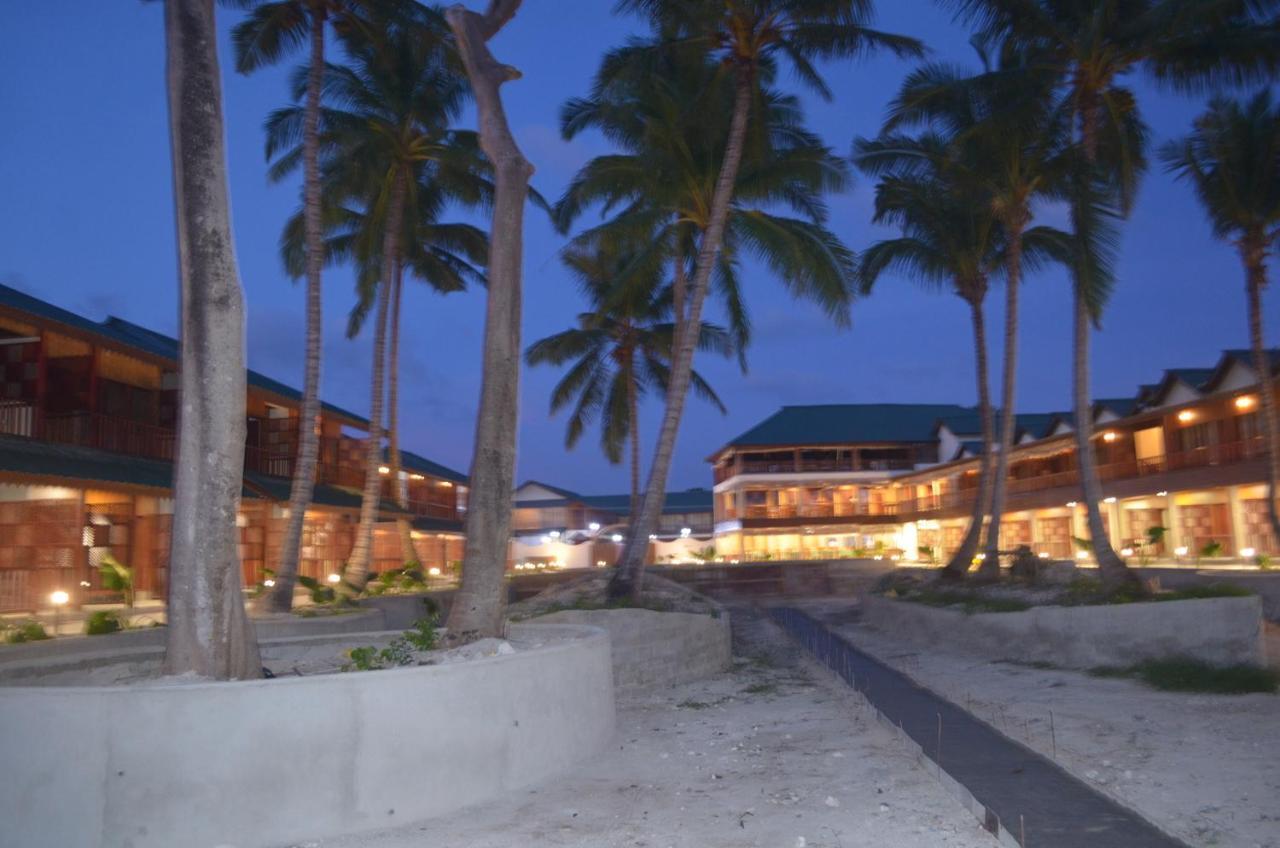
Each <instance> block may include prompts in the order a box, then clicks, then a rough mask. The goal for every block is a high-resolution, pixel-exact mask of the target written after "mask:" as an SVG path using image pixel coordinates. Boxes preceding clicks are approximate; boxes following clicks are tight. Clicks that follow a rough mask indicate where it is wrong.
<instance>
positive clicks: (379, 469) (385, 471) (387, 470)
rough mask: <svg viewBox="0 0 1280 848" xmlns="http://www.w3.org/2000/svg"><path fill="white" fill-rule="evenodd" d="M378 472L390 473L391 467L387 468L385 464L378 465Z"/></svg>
mask: <svg viewBox="0 0 1280 848" xmlns="http://www.w3.org/2000/svg"><path fill="white" fill-rule="evenodd" d="M378 473H379V474H390V473H391V469H390V468H388V467H387V466H385V465H379V466H378Z"/></svg>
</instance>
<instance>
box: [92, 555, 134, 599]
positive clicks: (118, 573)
mask: <svg viewBox="0 0 1280 848" xmlns="http://www.w3.org/2000/svg"><path fill="white" fill-rule="evenodd" d="M98 576H99V577H100V578H101V579H102V588H104V589H106V590H107V591H108V592H119V593H120V595H121V597H123V598H124V605H125V606H127V607H132V606H133V569H132V568H130V567H129V566H127V565H125V564H124V563H123V562H121V561H120V560H118V559H116V558H115V557H114V556H112V555H111V552H110V551H108V552H107V553H105V554H103V556H102V562H100V563H99V564H98Z"/></svg>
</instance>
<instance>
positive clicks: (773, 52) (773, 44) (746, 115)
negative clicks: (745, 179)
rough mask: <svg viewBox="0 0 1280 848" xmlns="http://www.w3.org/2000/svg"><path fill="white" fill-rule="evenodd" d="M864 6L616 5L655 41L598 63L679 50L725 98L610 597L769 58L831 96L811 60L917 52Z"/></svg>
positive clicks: (768, 2) (652, 501)
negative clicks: (719, 84) (654, 423)
mask: <svg viewBox="0 0 1280 848" xmlns="http://www.w3.org/2000/svg"><path fill="white" fill-rule="evenodd" d="M870 5H871V4H870V3H869V2H865V0H834V2H813V0H740V2H733V3H709V2H692V3H691V2H686V0H621V2H619V3H618V7H619V8H620V9H623V10H625V11H635V12H638V13H640V14H641V15H642V16H643V17H645V18H646V19H647V20H648V21H649V22H650V24H651V26H652V27H653V30H654V32H655V33H656V35H657V37H658V41H657V43H656V45H649V46H632V47H629V48H627V49H626V50H623V51H616V52H615V53H614V54H612V55H611V56H609V57H606V60H605V66H604V68H605V69H608V68H610V67H611V66H612V67H621V66H624V65H628V64H632V63H631V62H628V61H627V58H628V57H627V54H628V53H631V54H637V55H638V54H641V53H643V52H646V51H651V50H652V49H653V48H654V47H655V46H656V47H657V48H658V49H667V48H670V47H671V46H672V45H678V49H682V50H683V49H691V50H695V51H697V52H699V53H700V54H702V55H704V56H705V57H707V58H708V59H710V60H712V61H714V62H717V63H721V64H722V67H723V68H724V69H725V71H726V73H727V75H728V76H729V77H730V78H731V86H732V96H731V97H730V98H729V99H728V100H727V101H726V102H725V103H724V106H723V108H724V110H725V111H724V115H725V116H726V117H727V118H728V127H727V132H726V133H725V134H724V136H723V147H722V151H723V152H722V153H721V154H720V155H719V156H717V161H718V165H719V167H718V172H717V174H716V177H715V180H714V181H713V183H712V186H713V188H712V190H711V191H710V198H709V199H710V203H709V204H708V205H707V207H706V211H705V217H706V226H705V228H704V229H702V230H701V232H700V233H699V234H698V238H697V241H696V251H695V252H694V256H695V257H696V258H695V260H694V262H693V263H692V269H693V270H692V274H691V275H690V276H689V279H688V283H687V291H686V292H685V293H684V295H683V296H682V297H680V299H679V300H680V303H681V305H682V306H683V307H684V309H685V311H684V313H683V314H679V315H678V322H677V323H678V326H679V330H678V332H677V337H676V344H675V350H674V354H673V359H672V380H671V385H670V387H669V389H668V391H667V403H666V409H665V411H664V414H663V419H662V425H661V429H660V431H659V435H658V440H657V445H656V447H655V451H654V458H653V462H652V463H651V465H650V468H649V480H648V484H647V485H646V487H645V493H644V497H643V498H642V500H641V504H640V507H639V509H638V510H637V513H636V516H635V518H634V519H633V522H632V527H631V531H630V534H629V538H628V539H627V544H626V547H625V549H624V550H623V553H622V557H621V560H620V562H619V567H618V570H617V571H616V572H615V574H614V577H613V580H612V581H611V583H610V587H609V591H610V594H611V595H614V596H620V595H626V594H638V592H639V591H640V580H641V576H642V574H643V565H644V558H645V556H646V554H647V551H648V544H647V539H648V536H649V534H650V533H651V532H652V530H653V528H654V526H655V525H656V523H657V520H658V514H659V511H660V509H661V505H662V503H663V500H664V498H665V490H666V484H667V476H668V474H669V472H670V469H671V461H672V457H673V456H674V452H675V440H676V435H677V432H678V431H679V426H680V419H681V417H682V415H683V412H684V403H685V399H686V397H687V395H688V390H689V381H690V374H691V372H692V368H693V353H694V337H695V335H696V334H695V333H693V332H692V331H691V329H690V328H692V327H696V326H698V323H699V321H700V318H701V314H702V305H703V302H704V300H705V298H706V295H707V291H708V287H709V285H710V284H711V281H712V275H713V274H714V273H715V271H716V269H717V263H718V259H717V257H718V254H719V251H720V250H721V248H722V246H723V245H722V243H723V240H724V237H725V232H726V228H727V225H728V217H729V210H730V208H731V205H732V201H733V196H734V192H735V189H736V186H737V181H738V172H739V169H740V168H741V166H742V163H743V160H744V154H745V152H746V148H747V146H748V136H749V133H748V130H749V125H750V124H751V122H752V117H753V113H754V115H755V117H756V118H757V119H758V118H759V104H760V102H761V93H762V90H763V85H766V84H767V83H768V80H769V78H770V77H771V72H772V69H773V67H774V65H775V64H776V62H777V61H778V60H779V59H780V58H785V59H786V60H787V61H789V62H790V64H791V66H792V68H793V69H794V70H795V72H796V74H797V76H798V77H799V79H801V80H802V81H803V82H804V83H805V84H806V85H807V86H809V87H810V88H811V89H813V90H814V91H816V92H817V93H818V94H819V95H820V96H822V97H824V98H829V97H830V91H829V89H828V88H827V86H826V84H825V83H824V82H823V80H822V77H821V75H820V74H819V73H818V71H817V69H816V68H815V67H814V65H813V62H814V60H818V59H836V58H850V57H854V56H858V55H862V54H866V53H870V52H873V51H875V50H877V49H882V48H883V49H888V50H891V51H893V52H895V53H897V54H898V55H915V54H918V53H919V52H920V49H921V48H920V45H919V42H917V41H915V40H914V39H910V38H905V37H901V36H895V35H890V34H887V33H883V32H878V31H876V30H873V29H871V28H869V27H868V26H867V22H868V19H869V18H870ZM635 64H639V65H641V66H643V65H644V64H646V63H645V62H643V61H642V62H639V63H635ZM682 261H683V259H682Z"/></svg>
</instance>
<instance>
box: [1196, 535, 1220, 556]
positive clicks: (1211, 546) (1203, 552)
mask: <svg viewBox="0 0 1280 848" xmlns="http://www.w3.org/2000/svg"><path fill="white" fill-rule="evenodd" d="M1221 554H1222V543H1221V542H1219V541H1218V540H1217V539H1210V540H1209V541H1208V542H1206V543H1205V545H1204V547H1203V548H1201V549H1200V556H1202V557H1204V558H1205V559H1211V558H1213V557H1216V556H1220V555H1221Z"/></svg>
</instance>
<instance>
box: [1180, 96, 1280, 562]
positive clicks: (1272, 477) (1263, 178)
mask: <svg viewBox="0 0 1280 848" xmlns="http://www.w3.org/2000/svg"><path fill="white" fill-rule="evenodd" d="M1160 158H1161V159H1163V160H1164V162H1165V165H1166V166H1167V167H1168V169H1169V170H1170V171H1171V172H1173V173H1174V174H1176V175H1177V176H1178V178H1179V179H1185V180H1187V181H1188V182H1190V183H1191V185H1192V188H1194V189H1195V192H1196V196H1197V197H1198V198H1199V199H1200V204H1201V205H1202V206H1204V209H1205V212H1206V214H1208V216H1209V222H1210V224H1211V225H1212V227H1213V234H1214V235H1215V236H1217V237H1218V238H1220V239H1223V240H1225V241H1230V242H1231V243H1232V244H1234V245H1235V248H1236V250H1237V251H1238V252H1239V254H1240V261H1241V263H1242V264H1243V265H1244V272H1245V293H1246V296H1247V300H1248V310H1249V344H1250V347H1251V348H1252V350H1253V364H1254V370H1255V371H1257V373H1258V393H1259V394H1260V395H1261V396H1262V416H1263V423H1264V425H1265V427H1266V444H1267V456H1268V462H1267V471H1268V482H1269V484H1270V491H1269V492H1268V496H1267V511H1268V515H1269V517H1270V520H1271V533H1272V538H1274V539H1277V540H1280V514H1278V513H1277V507H1276V497H1277V491H1278V487H1280V413H1277V410H1276V394H1275V379H1274V377H1273V375H1272V363H1271V357H1270V356H1269V355H1268V354H1267V351H1266V347H1265V345H1264V344H1263V332H1262V293H1263V291H1264V290H1265V289H1266V287H1267V282H1268V280H1267V257H1268V255H1270V254H1272V253H1273V252H1274V251H1275V249H1276V245H1277V243H1278V242H1280V105H1277V104H1275V103H1273V102H1272V98H1271V92H1270V91H1269V90H1267V89H1263V90H1262V91H1259V92H1258V93H1257V94H1256V95H1254V96H1253V97H1252V98H1250V99H1249V100H1248V101H1247V102H1243V103H1242V102H1238V101H1236V100H1232V99H1229V98H1226V97H1215V98H1214V99H1213V100H1212V101H1210V103H1209V108H1208V110H1207V111H1205V113H1204V114H1203V115H1201V116H1200V117H1199V118H1197V119H1196V122H1195V127H1194V129H1193V130H1192V132H1191V134H1190V135H1188V136H1186V137H1185V138H1182V139H1179V140H1176V141H1171V142H1169V143H1168V144H1166V145H1165V146H1164V148H1162V150H1161V151H1160Z"/></svg>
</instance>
